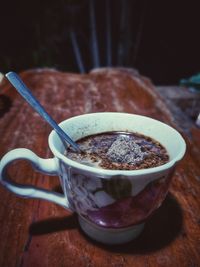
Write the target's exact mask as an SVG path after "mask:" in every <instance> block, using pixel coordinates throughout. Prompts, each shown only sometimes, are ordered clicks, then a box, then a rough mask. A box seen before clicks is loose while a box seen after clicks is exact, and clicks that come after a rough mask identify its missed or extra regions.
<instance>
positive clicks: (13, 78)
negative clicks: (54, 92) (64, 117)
mask: <svg viewBox="0 0 200 267" xmlns="http://www.w3.org/2000/svg"><path fill="white" fill-rule="evenodd" d="M6 77H7V79H8V80H9V82H10V83H11V84H12V85H13V86H14V87H15V89H16V90H17V91H18V92H19V93H20V94H21V96H22V97H23V98H25V99H26V101H27V102H28V103H29V104H30V105H31V106H32V107H33V108H34V109H35V110H36V111H37V112H38V113H39V114H40V115H41V116H42V117H43V118H44V119H45V120H46V121H47V122H48V123H49V124H50V125H51V127H53V128H54V129H55V131H56V132H57V134H58V135H59V136H60V137H61V139H62V138H63V139H64V140H65V141H66V142H67V143H69V144H70V145H71V146H72V147H73V148H74V149H75V150H76V151H80V148H79V147H78V145H77V144H76V143H75V142H74V141H73V140H72V139H71V138H70V137H69V136H68V135H67V134H66V133H65V132H64V131H63V130H62V128H60V127H59V126H58V124H57V123H56V122H55V121H54V119H53V118H52V117H51V116H50V115H49V114H48V113H47V112H46V111H45V109H44V108H43V106H42V105H41V104H40V103H39V101H38V100H37V99H36V98H35V97H34V95H33V94H32V93H31V91H30V90H29V89H28V87H27V86H26V85H25V83H24V82H23V81H22V80H21V78H20V77H19V75H17V74H16V73H15V72H12V71H11V72H8V73H7V74H6Z"/></svg>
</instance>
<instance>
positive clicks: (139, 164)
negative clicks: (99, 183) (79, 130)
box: [65, 132, 169, 170]
mask: <svg viewBox="0 0 200 267" xmlns="http://www.w3.org/2000/svg"><path fill="white" fill-rule="evenodd" d="M77 143H78V144H79V146H80V148H81V150H82V151H83V153H77V152H74V151H72V150H71V149H70V148H69V149H68V150H67V151H66V152H65V155H66V156H67V157H68V158H70V159H72V160H74V161H77V162H79V163H81V164H85V165H89V166H93V167H97V168H103V169H110V170H138V169H146V168H151V167H156V166H160V165H163V164H165V163H167V162H168V161H169V156H168V153H167V151H166V149H165V148H164V147H163V146H162V145H161V144H160V143H159V142H157V141H155V140H153V139H152V138H150V137H147V136H144V135H142V134H138V133H128V132H107V133H100V134H95V135H90V136H87V137H84V138H82V139H80V140H78V141H77Z"/></svg>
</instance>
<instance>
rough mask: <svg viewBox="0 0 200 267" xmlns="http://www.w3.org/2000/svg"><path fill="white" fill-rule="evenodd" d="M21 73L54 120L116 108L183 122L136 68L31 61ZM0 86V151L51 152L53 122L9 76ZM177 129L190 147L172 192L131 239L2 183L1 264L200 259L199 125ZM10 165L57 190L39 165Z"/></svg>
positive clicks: (86, 265) (189, 263) (185, 265)
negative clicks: (96, 232)
mask: <svg viewBox="0 0 200 267" xmlns="http://www.w3.org/2000/svg"><path fill="white" fill-rule="evenodd" d="M20 75H21V77H22V79H23V80H24V81H25V83H26V84H27V85H28V86H29V88H30V89H31V90H32V92H33V94H34V95H35V96H36V97H37V98H38V99H39V100H40V102H41V103H42V105H43V106H44V107H45V108H46V109H47V111H48V112H49V113H50V114H51V115H52V116H53V118H54V119H55V120H56V121H57V122H60V121H62V120H64V119H67V118H69V117H72V116H75V115H79V114H83V113H90V112H97V111H119V112H129V113H137V114H142V115H147V116H150V117H153V118H156V119H159V120H161V121H164V122H165V123H168V124H170V125H172V126H173V127H175V128H177V129H178V130H181V128H180V127H179V125H177V124H176V120H175V114H173V113H172V112H171V111H170V109H169V108H168V107H167V106H166V104H165V101H164V100H163V99H162V98H161V97H160V96H159V95H158V93H157V92H156V90H155V88H154V86H153V85H152V84H151V82H150V81H149V80H148V79H147V78H144V77H142V76H140V75H139V74H138V73H137V72H136V71H135V70H132V69H96V70H93V71H91V72H90V73H89V74H87V75H80V74H70V73H62V72H58V71H55V70H50V69H35V70H29V71H24V72H22V73H21V74H20ZM0 87H1V90H0V137H1V143H0V157H2V156H3V155H4V154H5V153H6V152H8V151H10V150H12V149H14V148H18V147H26V148H29V149H31V150H33V151H34V152H35V153H37V154H38V156H40V157H44V158H48V157H52V153H51V151H50V150H49V148H48V135H49V133H50V131H51V129H50V127H49V126H48V125H47V124H46V123H45V122H44V121H43V120H42V119H41V118H40V117H39V115H37V114H36V113H35V112H34V111H33V110H32V108H31V107H30V106H29V105H28V104H27V103H26V102H25V101H24V100H23V99H22V97H21V96H20V95H18V93H17V92H16V91H15V90H14V88H13V87H12V86H11V85H10V84H9V83H8V82H7V81H6V80H3V82H2V83H1V84H0ZM187 130H188V129H187ZM182 135H183V136H184V138H185V140H186V143H187V153H186V155H185V157H184V159H183V160H182V162H181V163H180V164H179V165H178V167H177V169H176V172H175V174H174V177H173V181H172V184H171V187H170V192H169V194H168V196H167V198H166V200H165V201H164V203H163V205H162V206H161V207H160V208H159V209H158V210H157V211H156V213H155V214H154V215H153V216H152V217H151V218H150V219H149V220H148V222H147V223H146V226H145V229H144V231H143V233H142V234H141V236H140V237H139V238H138V239H137V240H134V241H132V242H130V243H128V244H124V245H118V246H106V245H101V244H99V243H97V242H94V241H92V240H91V239H89V238H88V237H86V236H85V234H84V233H83V232H82V231H81V230H80V228H79V225H78V223H77V217H76V215H75V214H72V213H70V212H68V211H66V210H64V209H62V208H61V207H59V206H57V205H55V204H53V203H49V202H47V201H40V200H32V199H23V198H19V197H17V196H15V195H14V194H12V193H10V192H8V191H6V189H4V188H3V187H2V186H0V229H1V230H0V267H37V266H38V267H40V266H41V267H46V266H49V267H54V266H56V267H62V266H63V267H68V266H74V267H93V266H94V267H104V266H105V267H107V266H109V267H110V266H111V267H133V266H134V267H137V266H138V267H142V266H152V267H156V266H159V267H160V266H161V267H162V266H163V267H165V266H170V267H171V266H172V267H173V266H175V267H178V266H181V267H197V266H200V197H199V196H200V141H199V140H200V130H199V129H198V128H196V127H195V125H194V127H193V128H191V129H190V135H188V131H185V132H184V131H182ZM9 172H10V174H11V175H12V177H13V179H14V180H15V181H17V182H19V183H26V184H33V185H36V186H38V187H43V188H46V189H50V190H55V191H60V190H61V189H60V186H59V180H58V178H57V177H50V176H46V175H42V174H39V173H36V172H34V171H33V169H32V168H31V166H30V165H29V164H28V163H27V162H24V161H20V162H17V164H15V163H14V164H13V165H12V166H11V167H10V170H9Z"/></svg>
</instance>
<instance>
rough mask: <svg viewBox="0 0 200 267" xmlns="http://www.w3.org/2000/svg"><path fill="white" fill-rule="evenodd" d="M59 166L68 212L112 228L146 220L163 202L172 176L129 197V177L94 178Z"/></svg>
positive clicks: (130, 194) (131, 182) (130, 181)
mask: <svg viewBox="0 0 200 267" xmlns="http://www.w3.org/2000/svg"><path fill="white" fill-rule="evenodd" d="M60 167H61V168H60V169H61V170H62V176H63V184H64V191H66V192H65V194H66V195H67V197H68V201H69V203H70V206H71V209H73V210H74V211H76V212H77V213H78V214H80V215H82V216H84V217H85V218H87V219H89V220H90V221H92V222H93V223H95V224H97V225H99V226H104V227H111V228H120V227H127V226H130V225H134V224H138V223H141V222H142V221H144V220H145V219H147V218H148V217H149V216H150V215H151V214H152V212H153V211H154V210H155V209H157V208H158V207H159V206H160V204H161V203H162V201H163V199H164V198H165V196H166V194H167V191H168V187H169V182H170V179H171V174H168V176H161V177H159V178H158V179H156V180H154V181H152V182H150V183H148V184H147V185H146V186H145V187H144V188H143V189H142V190H141V191H139V192H138V193H137V194H136V195H132V188H133V186H134V183H133V181H132V180H131V177H130V178H127V177H115V176H114V177H112V178H111V179H105V178H102V177H97V176H95V177H94V176H91V174H90V175H87V174H83V173H80V172H79V171H78V170H75V169H72V168H68V167H67V166H66V165H65V164H63V163H62V161H60Z"/></svg>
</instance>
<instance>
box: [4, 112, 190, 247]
mask: <svg viewBox="0 0 200 267" xmlns="http://www.w3.org/2000/svg"><path fill="white" fill-rule="evenodd" d="M60 126H61V127H62V128H63V130H64V131H66V132H67V133H68V135H69V136H70V137H71V138H72V139H73V140H77V139H80V138H82V137H85V136H88V135H91V134H97V133H103V132H110V131H128V132H137V133H141V134H143V135H146V136H149V137H151V138H153V139H155V140H157V141H158V142H160V143H161V144H162V145H163V146H164V147H165V148H166V149H167V152H168V154H169V157H170V160H169V162H167V163H166V164H164V165H161V166H158V167H153V168H148V169H140V170H132V171H130V170H106V169H100V168H95V167H91V166H87V165H83V164H80V163H78V162H76V161H72V160H70V159H69V158H67V156H65V155H64V150H65V149H64V147H63V144H62V142H61V141H60V139H59V137H58V135H57V134H56V132H55V131H52V132H51V134H50V135H49V147H50V149H51V151H52V153H53V155H54V158H51V159H42V158H39V157H38V156H37V155H36V154H34V153H33V152H32V151H30V150H28V149H24V148H19V149H15V150H12V151H10V152H8V153H7V154H6V155H5V156H4V157H3V158H2V160H1V162H0V181H1V183H2V185H3V186H5V187H6V188H7V189H8V190H10V191H11V192H13V193H15V194H17V195H19V196H22V197H26V198H40V199H46V200H49V201H52V202H54V203H56V204H59V205H61V206H63V207H64V208H66V209H69V210H71V211H73V212H76V213H77V214H78V218H79V222H80V226H81V228H82V229H83V231H84V232H85V233H86V234H87V235H89V236H90V237H91V238H93V239H95V240H97V241H99V242H103V243H107V244H119V243H124V242H128V241H130V240H132V239H134V238H136V237H137V236H138V235H139V234H140V233H141V231H142V229H143V227H144V223H145V221H146V220H147V218H148V217H149V216H150V215H151V214H152V213H153V211H155V210H156V209H157V208H158V207H159V206H160V205H161V203H162V202H163V200H164V199H165V197H166V195H167V192H168V189H169V184H170V181H171V177H172V173H173V171H174V168H175V166H176V164H177V162H178V161H180V160H181V159H182V157H183V156H184V154H185V150H186V144H185V141H184V140H183V138H182V137H181V135H180V134H179V133H178V132H177V131H176V130H175V129H173V128H172V127H170V126H168V125H166V124H164V123H162V122H160V121H158V120H154V119H151V118H148V117H145V116H140V115H134V114H127V113H117V112H102V113H91V114H85V115H80V116H77V117H73V118H70V119H67V120H65V121H63V122H62V123H60ZM17 159H25V160H28V161H30V162H31V163H32V165H33V166H34V168H35V169H36V170H39V171H41V172H43V173H46V174H50V175H58V176H59V178H60V183H61V186H62V189H63V192H64V193H63V194H58V193H55V192H50V191H47V190H42V189H38V188H36V187H33V186H21V185H19V184H16V183H12V182H11V181H10V180H9V179H8V177H7V175H6V167H7V166H8V165H9V164H10V163H11V162H13V161H14V160H17Z"/></svg>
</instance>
